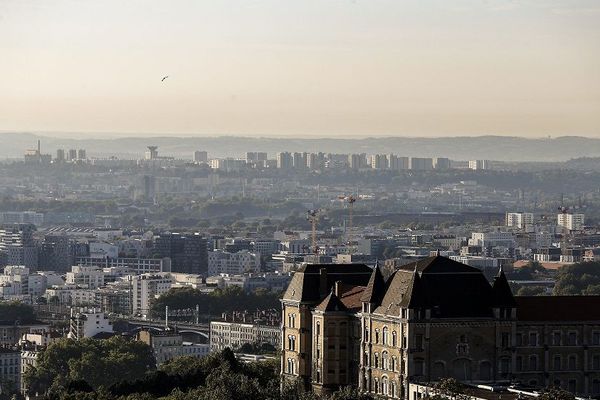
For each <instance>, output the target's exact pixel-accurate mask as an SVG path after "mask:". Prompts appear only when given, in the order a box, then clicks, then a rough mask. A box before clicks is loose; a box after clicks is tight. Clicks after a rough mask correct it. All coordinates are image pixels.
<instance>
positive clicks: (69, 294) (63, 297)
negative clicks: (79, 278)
mask: <svg viewBox="0 0 600 400" xmlns="http://www.w3.org/2000/svg"><path fill="white" fill-rule="evenodd" d="M44 297H45V298H46V300H47V301H48V302H49V303H52V302H56V303H58V304H62V305H70V306H89V305H91V304H94V303H95V301H96V292H95V290H94V289H87V288H81V287H79V286H76V285H64V286H53V287H51V288H48V289H46V292H45V293H44Z"/></svg>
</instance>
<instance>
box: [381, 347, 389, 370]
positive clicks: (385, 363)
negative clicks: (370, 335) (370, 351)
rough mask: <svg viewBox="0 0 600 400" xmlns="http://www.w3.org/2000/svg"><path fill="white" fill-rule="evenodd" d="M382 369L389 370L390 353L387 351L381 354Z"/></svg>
mask: <svg viewBox="0 0 600 400" xmlns="http://www.w3.org/2000/svg"><path fill="white" fill-rule="evenodd" d="M381 368H382V369H386V370H387V369H388V353H387V351H384V352H383V353H381Z"/></svg>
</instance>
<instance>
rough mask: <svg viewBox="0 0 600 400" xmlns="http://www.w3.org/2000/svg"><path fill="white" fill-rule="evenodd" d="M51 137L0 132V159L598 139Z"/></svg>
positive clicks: (451, 148)
mask: <svg viewBox="0 0 600 400" xmlns="http://www.w3.org/2000/svg"><path fill="white" fill-rule="evenodd" d="M84 135H85V134H82V138H81V139H68V138H57V137H50V136H42V135H36V134H32V133H17V132H12V133H0V143H1V144H2V145H1V146H0V158H6V157H11V158H14V157H21V156H22V155H23V152H24V151H25V150H26V149H31V148H35V146H36V143H37V140H38V139H41V141H42V152H44V153H51V154H53V155H54V154H55V153H56V149H58V148H66V149H68V148H85V149H86V150H87V154H88V156H92V157H93V156H102V157H106V156H111V155H114V156H117V157H141V156H142V155H143V153H144V151H145V148H146V146H148V145H155V146H158V147H159V152H160V155H165V156H175V157H178V158H190V159H191V156H192V152H193V151H194V150H206V151H208V153H209V155H210V156H213V157H224V156H231V157H241V156H244V154H245V152H246V151H266V152H268V153H269V157H275V153H277V152H279V151H308V152H317V151H323V152H332V153H361V152H364V153H368V154H371V153H395V154H398V155H405V156H415V157H419V156H422V157H449V158H452V159H455V160H469V159H490V160H498V161H567V160H570V159H574V158H579V157H600V139H594V138H585V137H578V136H563V137H557V138H552V139H550V138H544V139H525V138H519V137H506V136H478V137H444V138H412V137H383V138H365V139H345V138H344V139H328V138H320V139H316V138H305V139H303V138H273V137H266V138H262V137H261V138H259V137H241V136H240V137H236V136H218V137H200V136H198V137H176V136H164V137H139V136H138V137H127V136H123V137H121V138H116V139H115V138H110V139H85V138H83V137H84Z"/></svg>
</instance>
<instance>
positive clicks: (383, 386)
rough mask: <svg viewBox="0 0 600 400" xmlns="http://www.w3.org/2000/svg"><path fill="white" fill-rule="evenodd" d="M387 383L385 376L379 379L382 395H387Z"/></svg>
mask: <svg viewBox="0 0 600 400" xmlns="http://www.w3.org/2000/svg"><path fill="white" fill-rule="evenodd" d="M388 383H389V381H388V377H387V376H382V377H381V393H382V394H384V395H387V394H389V392H388V390H389V384H388Z"/></svg>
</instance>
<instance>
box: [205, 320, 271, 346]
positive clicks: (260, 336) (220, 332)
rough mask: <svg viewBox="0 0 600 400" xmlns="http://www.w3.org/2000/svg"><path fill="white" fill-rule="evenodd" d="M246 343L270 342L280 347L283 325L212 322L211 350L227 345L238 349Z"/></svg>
mask: <svg viewBox="0 0 600 400" xmlns="http://www.w3.org/2000/svg"><path fill="white" fill-rule="evenodd" d="M246 343H249V344H253V343H268V344H270V345H272V346H273V347H275V348H279V346H280V343H281V327H280V326H279V325H259V324H251V323H239V322H225V321H212V322H211V323H210V351H221V350H223V349H225V348H226V347H229V348H230V349H237V348H239V347H241V346H242V345H243V344H246Z"/></svg>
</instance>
